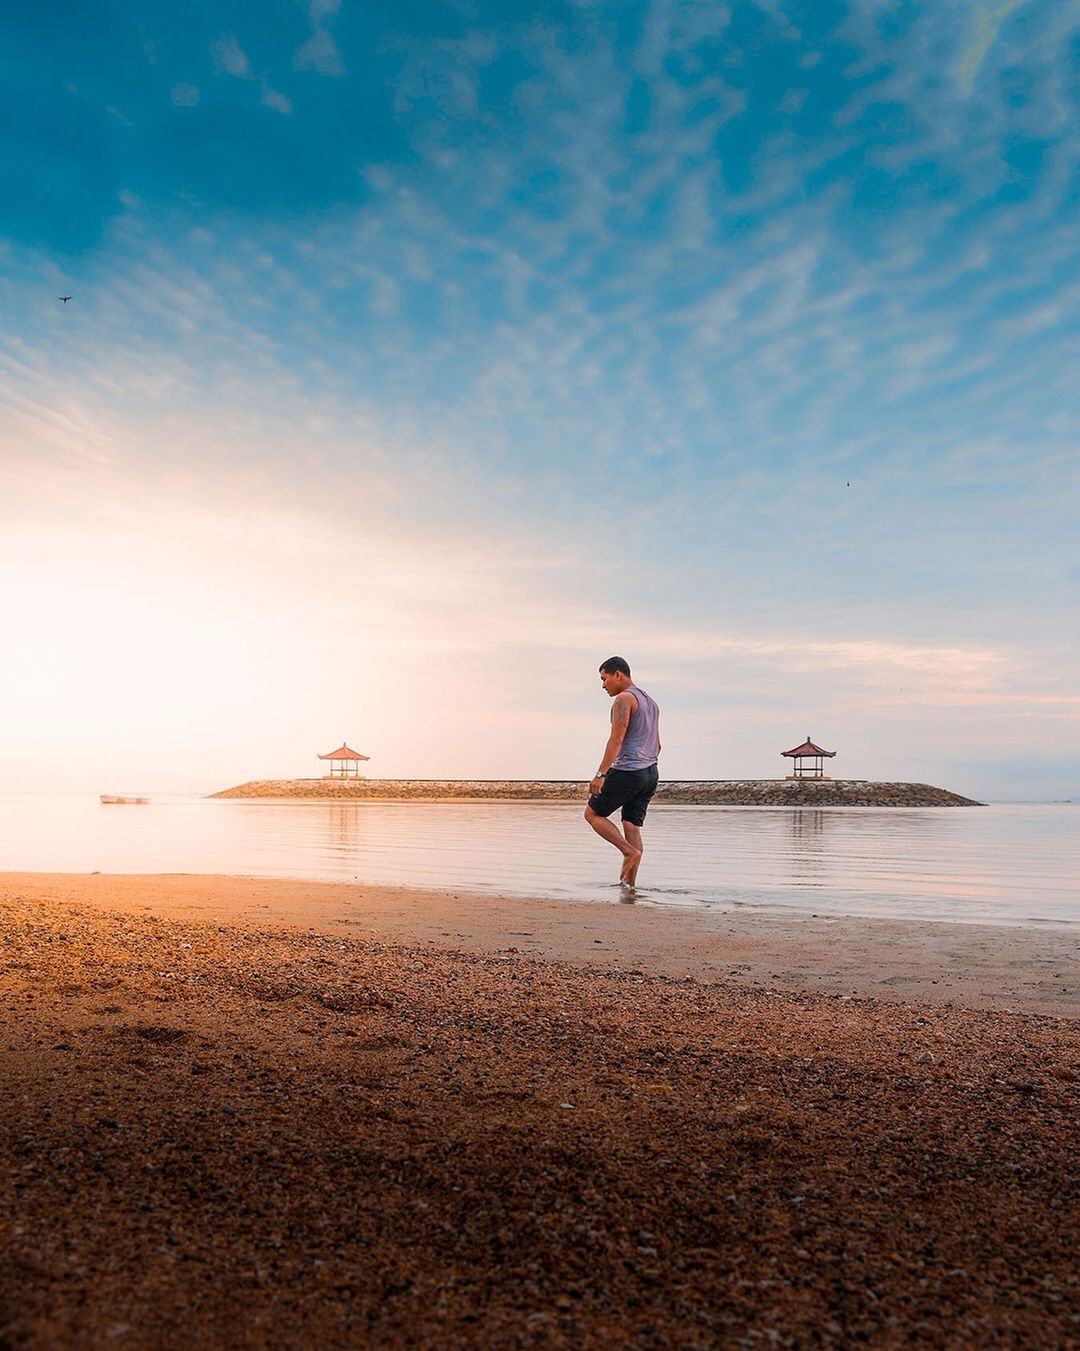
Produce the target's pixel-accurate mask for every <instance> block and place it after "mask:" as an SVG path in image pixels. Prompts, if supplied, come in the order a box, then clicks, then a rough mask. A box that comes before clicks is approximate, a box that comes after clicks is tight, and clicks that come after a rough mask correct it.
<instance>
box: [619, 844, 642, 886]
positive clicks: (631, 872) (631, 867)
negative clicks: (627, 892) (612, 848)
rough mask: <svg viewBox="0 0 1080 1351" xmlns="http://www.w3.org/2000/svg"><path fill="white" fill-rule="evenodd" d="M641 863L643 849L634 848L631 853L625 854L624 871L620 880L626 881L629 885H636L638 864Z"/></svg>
mask: <svg viewBox="0 0 1080 1351" xmlns="http://www.w3.org/2000/svg"><path fill="white" fill-rule="evenodd" d="M640 863H641V850H640V849H632V850H631V851H630V853H629V854H624V855H623V865H622V872H621V873H620V874H619V881H620V882H625V883H626V885H627V886H628V887H632V886H633V885H634V879H635V878H636V877H637V870H638V865H639V864H640Z"/></svg>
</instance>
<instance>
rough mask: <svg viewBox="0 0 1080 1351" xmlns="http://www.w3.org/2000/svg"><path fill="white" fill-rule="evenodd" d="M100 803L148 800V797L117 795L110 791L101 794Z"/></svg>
mask: <svg viewBox="0 0 1080 1351" xmlns="http://www.w3.org/2000/svg"><path fill="white" fill-rule="evenodd" d="M101 801H102V805H105V804H106V803H111V802H149V801H150V799H149V798H148V797H117V796H115V795H113V794H111V793H102V794H101Z"/></svg>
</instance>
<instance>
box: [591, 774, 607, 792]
mask: <svg viewBox="0 0 1080 1351" xmlns="http://www.w3.org/2000/svg"><path fill="white" fill-rule="evenodd" d="M603 787H604V776H603V774H594V775H593V776H592V781H591V782H590V784H589V796H590V797H595V796H596V795H597V793H599V792H601V791H602V789H603Z"/></svg>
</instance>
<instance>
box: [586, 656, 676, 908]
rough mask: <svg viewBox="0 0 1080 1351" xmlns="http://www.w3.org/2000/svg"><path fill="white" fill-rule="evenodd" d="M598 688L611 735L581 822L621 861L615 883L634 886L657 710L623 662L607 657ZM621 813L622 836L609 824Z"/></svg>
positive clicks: (656, 746) (654, 755)
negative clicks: (608, 715)
mask: <svg viewBox="0 0 1080 1351" xmlns="http://www.w3.org/2000/svg"><path fill="white" fill-rule="evenodd" d="M600 683H601V685H603V687H604V693H605V694H606V695H607V696H608V698H609V699H611V700H612V705H611V735H610V736H609V737H608V741H607V745H606V746H605V747H604V754H603V756H602V757H601V759H600V768H599V769H598V770H597V771H596V773H595V774H594V775H593V779H592V782H591V783H590V784H589V793H590V797H589V805H588V806H587V807H586V808H585V820H586V821H588V823H589V825H590V826H592V828H593V830H595V831H596V833H597V835H600V836H602V837H603V838H604V839H605V840H607V842H608V843H609V844H613V845H614V846H615V848H616V849H617V850H618V851H619V853H620V854H622V856H623V865H622V872H621V873H620V874H619V881H620V882H622V883H623V884H624V885H625V886H628V887H633V886H635V885H636V883H637V875H638V868H639V867H640V866H641V856H642V854H643V853H644V852H645V844H644V841H643V840H642V836H641V827H642V826H643V825H644V824H645V813H646V811H648V808H649V802H650V800H651V798H652V795H653V794H654V793H655V792H656V785H657V783H658V781H659V778H660V772H659V770H658V769H657V766H656V762H657V759H658V758H659V756H660V710H659V709H658V708H657V706H656V703H655V702H654V700H652V699H651V698H650V697H649V696H648V695H647V694H646V693H645V691H644V690H639V689H638V687H637V686H636V685H635V684H634V683H633V682H632V681H631V679H630V667H629V666H628V665H627V663H626V661H625V659H624V658H622V657H608V659H607V661H605V662H604V664H603V665H602V666H601V667H600ZM616 807H621V808H622V826H623V828H622V832H621V833H620V831H619V829H618V827H617V826H614V825H612V823H611V822H610V821H609V820H608V819H607V818H608V817H609V816H610V815H611V813H612V812H613V811H614V810H615V808H616Z"/></svg>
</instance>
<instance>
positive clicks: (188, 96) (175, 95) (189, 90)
mask: <svg viewBox="0 0 1080 1351" xmlns="http://www.w3.org/2000/svg"><path fill="white" fill-rule="evenodd" d="M169 97H170V98H171V99H172V101H173V107H174V108H194V107H197V105H198V102H199V89H198V86H197V85H194V84H185V83H184V82H183V81H181V82H180V83H179V84H174V85H173V87H172V89H170V91H169Z"/></svg>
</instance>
